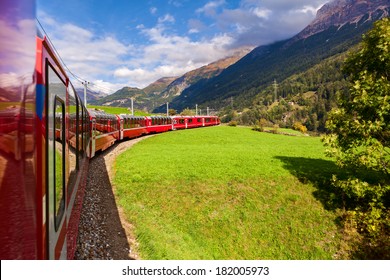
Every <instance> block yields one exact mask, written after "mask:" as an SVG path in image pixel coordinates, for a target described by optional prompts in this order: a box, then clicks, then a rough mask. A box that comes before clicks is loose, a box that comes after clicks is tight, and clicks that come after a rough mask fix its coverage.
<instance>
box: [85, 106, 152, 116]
mask: <svg viewBox="0 0 390 280" xmlns="http://www.w3.org/2000/svg"><path fill="white" fill-rule="evenodd" d="M87 107H88V109H99V110H102V111H104V112H106V113H108V114H114V115H119V114H131V111H130V110H129V109H128V108H124V107H110V106H97V105H88V106H87ZM134 115H135V116H147V115H149V114H148V113H146V112H144V111H138V110H135V111H134Z"/></svg>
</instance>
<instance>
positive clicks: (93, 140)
mask: <svg viewBox="0 0 390 280" xmlns="http://www.w3.org/2000/svg"><path fill="white" fill-rule="evenodd" d="M91 133H92V145H91V158H93V157H94V156H95V150H96V135H97V133H96V118H95V117H93V118H92V119H91Z"/></svg>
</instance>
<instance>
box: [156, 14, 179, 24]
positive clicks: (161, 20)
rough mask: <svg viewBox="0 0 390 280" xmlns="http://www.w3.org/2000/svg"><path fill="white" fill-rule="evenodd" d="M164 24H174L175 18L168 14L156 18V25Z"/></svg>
mask: <svg viewBox="0 0 390 280" xmlns="http://www.w3.org/2000/svg"><path fill="white" fill-rule="evenodd" d="M164 22H171V23H173V22H175V18H174V17H173V16H172V15H170V14H166V15H164V16H163V17H160V18H158V23H164Z"/></svg>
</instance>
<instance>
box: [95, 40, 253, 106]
mask: <svg viewBox="0 0 390 280" xmlns="http://www.w3.org/2000/svg"><path fill="white" fill-rule="evenodd" d="M250 50H251V49H249V48H242V49H238V50H236V52H234V53H233V54H232V55H231V56H229V57H226V58H223V59H220V60H218V61H215V62H212V63H210V64H208V65H205V66H203V67H200V68H198V69H195V70H192V71H190V72H187V73H185V74H184V75H183V76H181V77H179V78H177V77H164V78H161V79H159V80H157V81H155V82H153V83H152V84H150V85H148V86H147V87H146V88H144V89H138V88H130V87H124V88H122V89H120V90H118V91H117V92H115V93H114V94H112V95H109V96H106V97H104V98H100V99H94V100H93V101H91V102H90V103H91V104H95V105H105V106H117V107H130V106H131V98H133V99H134V107H135V108H137V109H140V110H144V111H152V110H153V109H154V108H156V106H159V105H161V104H164V105H161V108H162V109H161V110H160V111H161V112H165V111H166V105H165V104H166V102H171V100H172V99H173V98H175V97H176V96H180V95H181V93H182V92H183V90H184V89H186V88H187V87H189V86H190V85H192V84H194V83H196V82H198V81H199V80H202V79H209V78H212V77H215V76H217V75H219V74H220V73H221V72H222V71H223V70H224V69H225V68H227V67H228V66H230V65H232V64H234V63H235V62H237V61H238V60H239V59H241V58H242V57H243V56H244V55H246V54H247V53H248V52H249V51H250ZM88 100H89V99H88ZM155 112H159V111H158V110H157V111H155Z"/></svg>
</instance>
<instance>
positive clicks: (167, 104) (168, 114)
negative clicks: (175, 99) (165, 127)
mask: <svg viewBox="0 0 390 280" xmlns="http://www.w3.org/2000/svg"><path fill="white" fill-rule="evenodd" d="M167 117H169V102H167Z"/></svg>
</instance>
